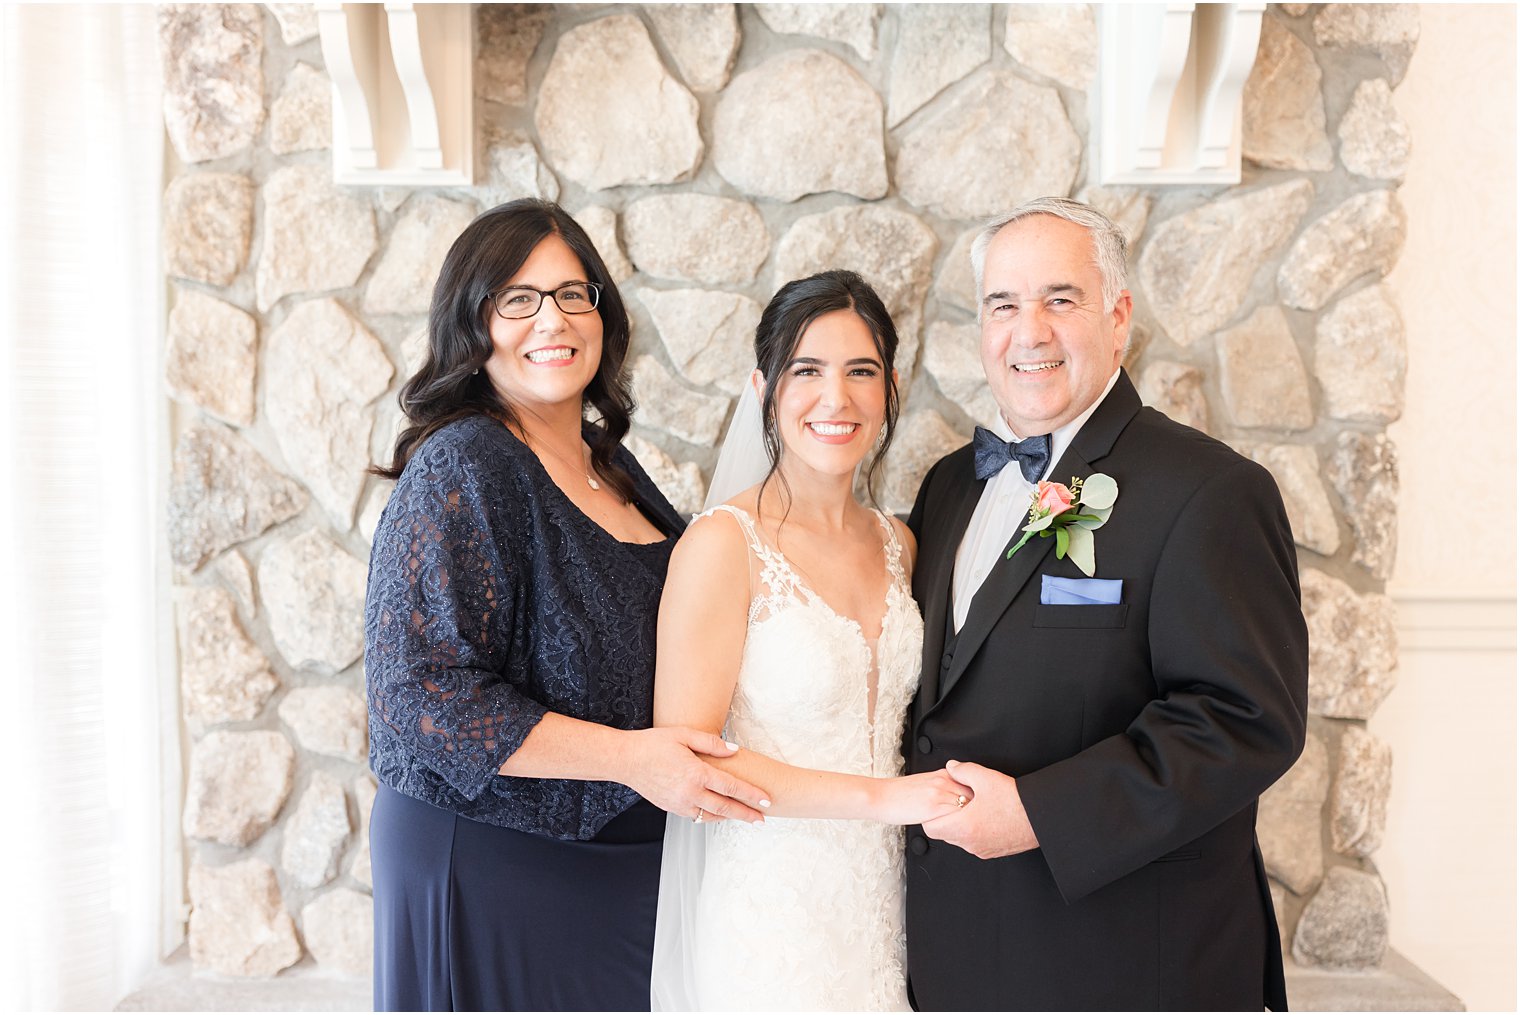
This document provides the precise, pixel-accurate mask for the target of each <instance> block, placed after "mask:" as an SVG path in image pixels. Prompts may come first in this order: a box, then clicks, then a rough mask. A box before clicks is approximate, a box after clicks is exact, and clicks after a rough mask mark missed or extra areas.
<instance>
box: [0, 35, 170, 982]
mask: <svg viewBox="0 0 1520 1015" xmlns="http://www.w3.org/2000/svg"><path fill="white" fill-rule="evenodd" d="M156 46H157V43H156V27H155V11H154V9H153V8H152V7H150V6H147V5H129V6H112V7H105V6H98V7H42V6H11V5H7V6H5V7H3V8H0V136H3V137H4V139H5V142H4V144H3V145H0V315H3V317H0V419H3V420H4V423H3V427H0V491H3V493H0V540H3V542H0V566H3V569H4V570H3V573H4V581H3V582H0V586H3V588H4V591H3V592H0V596H3V597H4V598H3V600H0V646H3V647H4V658H5V661H6V674H5V675H6V679H5V682H4V685H3V686H4V687H6V688H7V689H8V693H7V694H6V696H5V699H4V701H5V712H6V719H7V721H6V723H5V734H4V736H3V737H0V743H3V744H4V753H3V764H4V769H3V770H4V772H5V775H6V781H7V787H6V790H7V791H6V793H5V795H4V804H3V813H4V816H5V820H4V822H3V825H4V828H5V832H4V836H3V840H4V843H5V850H6V857H7V862H6V863H5V865H4V874H5V879H6V882H7V888H6V893H5V894H6V905H5V916H4V918H3V919H0V928H3V930H0V935H3V936H0V1006H3V1007H5V1008H8V1009H12V1010H14V1009H17V1008H20V1009H28V1008H30V1009H109V1008H110V1007H112V1006H113V1005H114V1004H115V1003H116V1002H117V1001H118V1000H120V999H121V997H122V996H123V995H124V994H125V993H126V992H128V991H129V990H131V989H132V988H133V987H135V986H136V985H138V984H139V983H140V982H141V980H142V978H143V976H144V975H145V973H146V972H147V970H148V969H149V968H150V967H151V966H152V965H153V963H154V962H156V960H157V959H158V957H159V954H160V950H161V945H162V944H163V943H164V941H163V938H164V932H163V928H164V927H172V926H173V925H174V920H173V918H174V917H177V914H165V912H164V909H165V907H164V904H163V903H164V892H163V887H162V886H163V884H164V877H163V872H164V868H165V867H166V866H167V867H169V868H170V870H171V871H172V878H171V880H170V883H171V884H177V883H178V881H179V879H180V877H181V875H180V872H179V870H178V867H179V861H178V843H177V839H176V838H175V837H174V836H173V835H172V834H166V833H165V827H164V826H165V825H166V824H169V823H170V822H171V821H172V818H169V819H167V820H166V818H165V815H166V813H167V814H172V813H173V812H174V811H175V810H177V808H176V807H175V806H173V800H172V798H170V805H169V806H167V807H166V806H165V805H164V799H165V798H164V795H163V786H164V783H165V772H166V766H165V765H164V763H163V759H162V758H161V751H164V750H167V751H168V755H167V760H168V761H169V763H170V766H171V767H172V768H173V769H174V772H175V782H176V783H177V781H178V780H177V768H178V749H177V746H176V745H175V738H176V736H177V731H176V727H175V725H174V724H173V722H172V712H171V715H170V721H169V722H165V717H164V715H163V704H162V691H161V687H162V685H161V682H160V679H159V673H160V666H159V662H158V659H157V652H158V651H159V648H158V646H159V645H160V644H164V645H172V641H167V642H161V639H160V636H161V635H162V633H163V631H162V629H161V624H162V619H163V618H164V617H165V612H164V611H163V610H162V609H161V607H160V598H161V597H160V595H159V593H158V591H157V588H158V583H157V582H156V580H155V575H156V573H161V572H160V571H159V570H158V569H159V568H160V567H161V563H160V561H159V559H158V557H159V550H158V549H157V548H158V547H159V546H160V545H161V543H160V540H159V539H158V538H157V537H156V535H155V533H156V532H157V529H158V523H157V519H158V518H159V517H161V509H160V500H161V497H160V489H161V487H162V486H163V483H162V481H161V479H160V478H159V477H161V476H162V475H163V473H164V471H165V470H164V465H163V462H162V460H161V459H162V453H161V450H160V449H161V448H162V446H163V441H162V437H161V434H162V420H163V410H162V407H161V400H160V398H159V396H158V384H157V378H158V375H159V348H160V341H159V336H160V334H161V318H162V304H163V281H162V276H161V274H160V270H161V269H160V258H159V239H158V238H159V225H158V220H159V206H160V189H161V180H162V171H163V157H164V147H163V125H162V114H161V112H160V104H159V86H158V81H159V73H158V57H157V49H156ZM171 638H172V632H171ZM161 740H162V741H167V744H168V747H167V748H164V747H161ZM170 827H171V828H172V825H170ZM165 857H168V858H169V859H168V860H167V861H166V860H165Z"/></svg>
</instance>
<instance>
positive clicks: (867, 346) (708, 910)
mask: <svg viewBox="0 0 1520 1015" xmlns="http://www.w3.org/2000/svg"><path fill="white" fill-rule="evenodd" d="M896 349H897V333H896V331H895V329H894V328H893V326H892V321H891V318H890V317H889V316H888V314H887V312H886V309H885V307H883V306H882V303H881V300H880V298H879V297H877V295H876V293H875V292H874V291H872V289H871V287H870V286H869V285H867V284H866V283H865V281H864V280H863V279H861V278H860V276H858V275H856V274H855V273H853V272H847V271H828V272H823V273H822V274H818V275H813V276H811V277H809V278H805V279H799V280H797V281H793V282H789V283H787V284H786V285H785V286H783V287H782V288H781V290H780V291H779V292H777V294H776V295H775V297H774V298H773V299H772V300H771V302H770V304H769V305H768V306H767V307H766V309H765V312H764V314H763V315H762V317H761V320H760V325H759V327H758V328H757V329H756V333H755V356H756V362H757V364H758V366H757V368H756V370H755V372H754V374H753V375H752V377H751V386H750V390H749V391H747V392H746V398H745V400H744V401H743V402H741V405H740V407H739V409H738V411H737V412H736V415H735V422H734V423H733V425H731V427H730V430H729V437H728V439H727V440H726V441H725V443H724V450H723V454H722V456H721V458H720V462H719V466H718V470H717V474H716V475H715V476H714V480H713V489H712V491H710V493H709V496H708V502H709V504H712V503H714V499H715V496H717V497H724V498H729V499H728V500H727V502H726V503H720V504H719V505H718V506H717V507H714V508H712V509H711V510H709V511H707V512H705V513H704V514H702V515H700V516H698V518H697V519H696V520H695V521H694V522H693V523H692V525H691V526H690V527H689V528H688V529H687V530H686V534H685V535H684V536H683V537H682V538H681V541H680V543H679V544H677V546H676V549H675V552H674V554H673V556H672V558H671V562H670V572H669V576H668V578H667V580H666V583H665V591H664V595H663V598H662V600H661V607H660V619H659V643H658V650H657V656H656V658H657V663H656V670H655V695H654V719H655V723H656V725H662V726H663V725H684V726H691V727H694V728H697V729H705V730H711V731H713V732H717V731H719V730H722V731H724V734H725V736H726V737H727V739H729V740H731V741H737V742H738V743H739V745H740V746H741V747H742V748H743V749H742V750H740V751H739V752H738V753H737V754H735V755H734V756H733V757H731V758H727V759H716V760H714V762H713V763H714V764H716V765H718V766H719V767H723V768H725V769H727V770H729V771H730V772H732V773H733V774H734V775H736V776H739V777H740V778H743V779H745V780H747V781H749V782H751V783H753V784H755V785H758V786H762V787H765V789H766V791H767V792H768V793H769V794H770V806H769V808H768V810H767V811H766V815H767V818H766V820H764V821H763V822H762V823H757V824H756V825H748V824H743V823H740V822H736V821H715V820H714V819H713V816H712V815H711V814H708V813H707V812H704V811H701V810H699V811H697V813H695V814H691V815H684V816H683V815H675V814H673V815H671V816H670V818H669V819H668V825H667V832H666V847H665V858H664V862H663V865H662V872H661V888H660V904H659V913H658V918H657V927H656V932H655V961H654V967H655V968H654V986H653V995H652V1002H653V1006H654V1009H655V1010H656V1011H661V1010H692V1009H746V1008H764V1009H811V1010H906V1009H907V1007H908V998H907V990H906V982H905V972H904V955H903V951H904V933H903V870H904V868H903V852H902V828H901V826H902V825H905V824H918V823H921V822H924V821H927V820H929V819H931V818H933V817H936V816H939V815H943V814H946V813H948V812H950V811H953V810H954V809H955V808H956V807H957V806H964V805H965V803H966V801H967V799H968V796H969V793H970V791H969V790H967V789H966V788H965V787H964V786H961V785H960V784H958V783H956V782H955V781H954V780H952V779H951V778H950V777H949V776H948V775H947V774H945V773H944V772H943V771H940V772H931V773H924V774H921V775H915V776H908V777H902V776H900V775H899V773H900V772H901V771H902V767H903V764H902V755H901V744H902V729H903V718H904V713H905V711H906V709H907V707H908V704H909V702H910V700H911V699H912V696H913V694H914V692H915V690H916V689H917V685H918V669H919V660H920V651H921V645H922V641H923V620H922V618H921V617H920V616H919V612H918V608H917V606H916V605H915V604H914V602H913V598H912V594H911V592H910V589H909V575H910V572H911V569H912V566H913V554H914V542H913V537H912V535H911V534H910V533H909V532H908V530H907V528H906V526H904V525H903V524H902V523H900V522H898V521H897V520H896V519H894V518H892V517H891V516H889V515H887V514H885V513H884V512H881V511H879V510H871V509H868V508H867V507H865V506H864V505H862V504H861V503H860V502H859V501H858V500H857V499H856V498H855V495H854V493H853V489H854V479H855V473H856V470H857V467H858V466H860V465H861V464H862V462H864V461H865V459H866V457H867V455H868V454H871V452H872V451H873V450H874V452H875V454H874V456H872V458H871V461H870V464H869V465H868V466H867V467H866V476H867V486H868V488H869V481H870V479H871V478H873V477H874V474H875V472H876V469H877V467H878V466H879V464H880V462H881V456H882V453H883V452H884V451H885V450H886V447H887V445H888V443H889V442H890V439H891V434H892V429H893V424H894V422H895V420H896V416H897V405H898V398H897V377H896V372H895V371H894V370H893V367H892V362H893V356H894V354H895V352H896ZM757 407H758V411H756V408H757ZM746 440H748V441H749V442H750V444H751V445H753V449H752V450H745V447H744V445H745V442H746ZM762 444H763V452H761V451H760V450H759V448H760V445H762ZM746 462H748V463H752V464H751V471H750V473H749V475H747V476H745V477H744V478H743V479H738V480H735V479H732V478H725V477H732V476H733V475H734V474H735V473H736V472H737V473H738V474H740V475H743V474H744V472H745V469H746ZM754 464H758V468H753V465H754ZM756 480H758V483H756V485H749V483H751V482H754V481H756ZM739 486H747V487H748V488H747V489H742V490H741V491H740V492H738V493H737V495H735V496H732V497H731V498H730V497H729V494H731V493H733V491H734V490H735V489H737V488H738V487H739ZM832 819H855V820H848V821H842V820H832Z"/></svg>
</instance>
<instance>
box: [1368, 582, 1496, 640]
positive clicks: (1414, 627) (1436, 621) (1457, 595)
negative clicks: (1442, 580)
mask: <svg viewBox="0 0 1520 1015" xmlns="http://www.w3.org/2000/svg"><path fill="white" fill-rule="evenodd" d="M1388 594H1389V596H1390V597H1391V598H1392V599H1393V602H1394V605H1395V606H1397V607H1398V613H1399V648H1400V650H1402V651H1410V652H1513V651H1515V594H1514V593H1513V592H1504V591H1499V592H1473V593H1467V592H1435V591H1421V590H1418V589H1391V590H1389V593H1388Z"/></svg>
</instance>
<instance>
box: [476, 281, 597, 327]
mask: <svg viewBox="0 0 1520 1015" xmlns="http://www.w3.org/2000/svg"><path fill="white" fill-rule="evenodd" d="M545 296H552V297H554V305H555V306H557V307H559V309H560V313H564V314H589V313H591V311H593V310H595V309H596V305H597V304H598V303H599V302H601V298H602V287H601V286H599V285H597V284H596V283H595V282H571V283H570V284H569V285H562V286H560V287H559V288H558V289H535V288H533V287H532V286H530V285H510V286H507V287H506V288H505V289H502V290H500V291H499V292H494V293H492V294H491V305H492V306H494V307H495V308H496V312H497V313H498V314H500V315H501V316H502V317H505V318H506V319H507V320H509V321H510V320H520V319H522V318H524V317H532V316H533V315H534V314H536V313H538V310H539V308H540V307H542V306H543V305H544V297H545Z"/></svg>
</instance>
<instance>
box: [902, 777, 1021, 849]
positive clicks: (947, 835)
mask: <svg viewBox="0 0 1520 1015" xmlns="http://www.w3.org/2000/svg"><path fill="white" fill-rule="evenodd" d="M945 771H947V772H949V773H950V776H951V778H953V779H954V780H955V781H956V782H958V783H960V784H962V785H963V786H966V787H968V788H969V789H970V790H971V792H970V793H967V794H966V795H967V796H969V797H971V802H970V803H968V804H966V806H965V807H962V808H961V809H960V810H957V811H955V812H953V813H951V814H947V815H945V816H944V817H942V818H935V819H934V820H932V821H926V822H924V825H923V828H924V834H925V835H927V836H929V837H930V838H931V839H939V840H941V841H942V842H948V843H950V845H952V846H959V847H960V848H961V849H964V850H965V851H966V852H968V853H970V854H971V855H973V856H975V857H979V858H980V859H983V860H991V859H993V858H994V857H999V856H1012V855H1014V854H1015V853H1023V852H1026V851H1028V850H1031V849H1035V848H1037V847H1038V846H1039V845H1040V843H1039V840H1038V839H1036V838H1035V835H1034V829H1033V828H1031V827H1030V826H1029V817H1028V815H1026V814H1025V813H1024V802H1023V801H1022V800H1020V799H1019V787H1018V784H1017V783H1016V782H1015V781H1014V780H1013V778H1012V777H1011V776H1007V775H1004V774H1003V773H1001V772H994V771H993V770H992V769H990V768H983V767H982V766H981V765H974V764H972V763H970V762H966V761H952V762H950V763H948V764H947V765H945Z"/></svg>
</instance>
